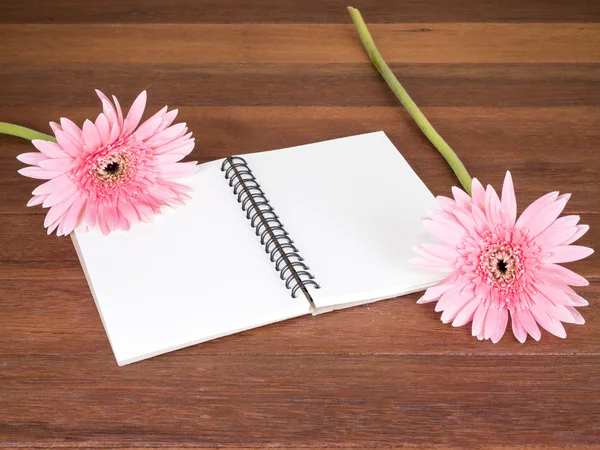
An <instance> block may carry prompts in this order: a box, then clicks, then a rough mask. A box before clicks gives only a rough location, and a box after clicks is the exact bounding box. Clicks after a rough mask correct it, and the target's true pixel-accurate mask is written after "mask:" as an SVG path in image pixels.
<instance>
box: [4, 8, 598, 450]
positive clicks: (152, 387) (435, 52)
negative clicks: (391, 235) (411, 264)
mask: <svg viewBox="0 0 600 450" xmlns="http://www.w3.org/2000/svg"><path fill="white" fill-rule="evenodd" d="M345 6H346V4H345V3H344V2H342V1H341V0H333V1H322V0H304V1H293V0H259V1H255V2H248V1H238V0H206V1H194V0H174V1H163V0H148V1H134V0H121V1H108V0H98V1H94V2H80V1H77V0H62V1H61V0H52V1H51V0H40V1H36V0H18V1H8V2H1V3H0V120H4V121H10V122H16V123H19V124H22V125H25V126H30V127H34V128H37V129H39V130H43V131H46V132H49V127H48V121H50V120H56V119H58V118H59V117H61V116H66V117H69V118H72V119H74V120H76V121H77V122H79V123H82V121H83V120H84V118H86V117H92V116H93V117H95V115H96V114H97V112H98V110H99V104H98V100H97V98H96V97H95V94H94V91H93V89H94V88H100V89H102V90H103V91H105V92H107V93H114V94H117V95H118V96H119V98H120V99H121V100H122V102H123V103H124V104H130V102H131V101H132V100H133V98H134V97H135V95H137V93H138V92H139V91H141V90H142V89H147V90H148V91H149V105H150V109H151V110H155V109H158V108H160V107H162V106H163V105H164V104H168V105H170V106H172V107H177V108H179V110H180V118H181V119H182V120H183V121H186V122H187V123H188V124H189V126H190V128H191V130H192V131H194V134H195V137H196V149H195V150H194V152H193V155H192V156H193V159H198V160H200V161H201V162H205V161H210V160H213V159H216V158H221V157H224V156H227V155H230V154H232V153H246V152H256V151H260V150H269V149H273V148H278V147H287V146H292V145H298V144H304V143H309V142H314V141H320V140H325V139H331V138H336V137H341V136H346V135H351V134H359V133H364V132H369V131H376V130H385V131H386V133H388V135H389V136H390V138H391V139H392V141H393V142H394V143H395V144H396V146H397V147H398V148H399V149H400V150H401V151H402V153H403V155H404V156H405V157H406V159H407V160H408V161H409V163H410V164H411V165H412V166H413V167H414V169H415V171H416V172H417V173H418V174H419V176H420V177H421V178H422V179H423V180H424V181H425V183H426V184H427V186H428V187H429V188H430V189H431V190H432V191H433V193H434V194H442V195H446V194H448V193H449V188H450V186H451V185H453V184H455V183H456V181H455V179H454V178H453V175H452V174H451V172H450V170H449V169H448V167H447V166H446V163H445V162H444V161H443V159H442V158H441V157H440V156H439V155H438V154H437V153H436V152H435V151H434V150H433V148H432V147H431V146H430V145H429V144H428V142H427V141H426V139H425V138H424V137H422V136H421V134H420V133H419V131H418V129H417V127H416V126H415V125H414V124H413V123H412V122H411V120H410V118H409V117H408V115H407V114H406V113H405V111H404V110H403V109H402V108H401V107H400V106H399V104H398V103H397V101H396V99H395V97H394V96H393V95H392V93H391V92H390V91H389V90H388V89H387V87H386V85H385V84H384V82H383V81H382V80H381V79H380V78H379V76H378V74H377V72H376V71H375V69H374V68H373V67H372V66H371V64H370V62H369V61H368V59H367V57H366V54H365V52H364V51H363V49H362V47H361V44H360V42H359V40H358V37H357V35H356V33H355V30H354V28H353V26H352V25H351V22H350V19H349V16H348V14H347V12H346V9H345ZM353 6H356V7H358V8H360V9H361V11H362V13H363V14H364V16H365V19H366V20H367V22H368V23H370V24H372V26H371V30H372V33H373V35H374V38H375V40H376V42H377V43H378V45H379V47H380V49H381V51H382V53H383V55H384V56H385V57H386V58H387V60H388V62H389V63H390V64H391V66H392V69H393V70H394V71H395V72H396V74H397V75H398V77H399V78H400V79H401V80H402V81H403V82H404V84H405V86H406V88H407V89H408V91H409V92H410V93H411V94H412V96H413V97H414V99H415V100H416V101H417V103H418V104H419V105H421V106H422V107H423V110H424V112H425V114H426V115H427V116H428V117H429V118H430V120H431V121H432V122H433V124H434V125H435V126H436V127H437V129H438V131H439V132H440V133H441V134H442V136H444V137H445V138H446V139H447V140H448V142H449V143H450V144H451V145H452V146H453V147H454V148H455V150H456V151H457V152H458V153H459V155H460V156H461V157H462V158H463V161H464V163H465V165H466V166H467V167H468V168H469V170H470V171H471V174H472V175H474V176H477V177H478V178H480V179H481V180H482V181H484V182H486V183H492V184H494V185H495V186H496V187H499V186H500V184H501V181H502V179H503V176H504V172H505V170H506V169H510V170H511V171H512V173H513V177H514V178H515V183H516V189H517V196H518V201H519V209H520V210H522V209H523V207H524V206H525V205H527V204H528V203H529V202H531V201H532V200H534V199H535V198H537V197H539V196H540V195H542V194H543V193H546V192H549V191H553V190H560V191H561V192H571V193H572V194H573V196H572V199H571V201H570V202H569V204H568V205H567V211H566V212H568V213H575V214H580V215H581V216H582V222H583V223H588V224H590V225H591V230H590V232H589V233H588V234H587V235H586V236H585V237H584V238H583V239H582V240H581V243H582V245H588V246H591V247H596V248H598V247H599V240H600V184H599V183H598V171H599V169H600V144H599V142H600V2H598V0H571V1H569V2H559V1H554V0H529V1H525V0H503V1H500V0H498V1H493V0H479V1H477V0H473V1H469V0H456V1H452V2H450V1H444V0H406V1H395V0H374V1H367V0H360V1H359V2H358V3H356V4H354V5H353ZM0 147H1V148H0V339H1V340H0V342H1V344H0V436H1V437H0V446H6V447H15V446H23V447H35V446H56V447H61V446H64V447H79V446H90V447H98V448H101V447H177V446H191V447H206V446H208V447H211V446H221V445H224V446H240V447H256V446H262V445H269V446H277V447H279V446H281V447H300V446H308V447H318V448H322V447H358V448H362V447H366V446H376V445H381V446H382V445H406V446H419V445H423V446H438V445H439V446H446V447H457V448H464V447H471V446H481V447H484V446H489V447H494V448H498V447H503V446H507V447H510V448H515V447H522V448H525V447H531V446H535V445H547V446H557V447H560V446H570V445H575V444H580V445H584V446H589V447H598V448H600V295H599V288H598V283H597V282H598V281H599V280H600V268H599V262H600V258H599V257H598V256H596V255H594V256H592V257H590V258H588V259H587V260H585V261H582V262H578V263H575V264H571V265H569V267H570V268H572V269H573V270H576V271H578V272H579V273H581V274H583V275H584V276H586V277H587V278H589V279H590V281H591V285H590V286H589V287H585V288H581V289H578V292H580V293H581V294H582V295H583V296H584V297H586V298H587V299H588V300H589V301H590V306H588V307H587V308H583V309H582V310H581V312H582V313H583V315H584V317H585V318H586V320H587V324H586V325H584V326H575V325H567V327H566V328H567V333H568V338H567V339H566V340H561V339H558V338H556V337H553V336H551V335H549V334H548V333H546V332H543V335H542V340H541V342H539V343H538V342H532V341H531V339H530V340H528V341H527V343H526V344H524V345H522V344H519V343H518V342H517V341H516V339H514V337H513V336H512V334H511V333H510V331H508V332H507V334H506V335H505V337H504V339H502V340H501V341H500V343H498V344H496V345H494V344H492V343H490V342H478V341H477V340H476V339H474V338H473V337H471V335H470V329H469V328H468V327H463V328H458V329H456V328H452V327H451V326H448V325H443V324H442V323H441V322H440V320H439V314H438V313H435V312H434V310H433V305H431V304H430V305H425V306H420V305H416V304H415V301H416V300H417V298H418V294H415V295H409V296H406V297H403V298H398V299H395V300H391V301H385V302H381V303H377V304H373V305H370V306H364V307H358V308H354V309H351V310H346V311H342V312H337V313H331V314H325V315H322V316H318V317H316V318H310V317H304V318H299V319H296V320H290V321H288V322H285V323H280V324H276V325H271V326H267V327H264V328H260V329H256V330H253V331H248V332H245V333H241V334H238V335H235V336H230V337H226V338H223V339H219V340H216V341H213V342H209V343H206V344H202V345H198V346H195V347H191V348H187V349H184V350H181V351H177V352H174V353H171V354H167V355H163V356H160V357H157V358H154V359H150V360H147V361H144V362H141V363H136V364H133V365H131V366H126V367H122V368H119V367H117V365H116V363H115V361H114V359H113V356H112V353H111V350H110V347H109V344H108V340H107V338H106V335H105V333H104V330H103V328H102V325H101V322H100V318H99V316H98V313H97V311H96V308H95V306H94V302H93V300H92V297H91V295H90V291H89V289H88V286H87V284H86V282H85V279H84V276H83V273H82V270H81V268H80V266H79V263H78V261H77V257H76V255H75V251H74V249H73V246H72V244H71V241H70V239H68V238H57V237H55V236H51V237H47V236H46V233H45V232H44V229H43V227H42V223H43V214H44V211H43V210H42V209H41V208H39V207H35V208H26V207H25V204H26V202H27V201H28V199H29V198H30V192H31V190H32V189H33V188H34V187H35V186H36V185H37V184H38V183H37V181H36V180H30V179H25V178H23V177H21V176H19V175H18V174H17V170H18V169H19V168H20V167H22V165H21V164H20V163H18V162H17V160H16V159H15V157H16V156H17V155H18V154H19V153H22V152H26V151H30V148H31V146H30V144H28V143H27V142H26V141H22V140H19V139H17V138H11V137H7V136H2V137H0ZM398 201H402V199H399V200H398ZM399 232H401V230H399Z"/></svg>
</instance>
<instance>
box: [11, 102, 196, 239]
mask: <svg viewBox="0 0 600 450" xmlns="http://www.w3.org/2000/svg"><path fill="white" fill-rule="evenodd" d="M96 93H97V94H98V97H100V100H101V101H102V106H103V112H102V113H101V114H100V115H99V116H98V118H97V119H96V121H95V122H91V121H89V120H86V121H85V123H84V124H83V127H82V128H81V129H80V128H79V127H78V126H77V125H75V123H73V122H72V121H71V120H69V119H65V118H62V119H60V125H59V124H57V123H54V122H50V126H51V128H52V130H53V131H54V134H55V136H56V141H57V142H56V143H54V142H50V141H44V140H33V141H32V143H33V145H34V146H35V147H36V148H37V149H38V150H39V152H33V153H24V154H22V155H19V156H18V157H17V158H18V159H19V160H20V161H22V162H24V163H26V164H30V165H31V167H27V168H24V169H21V170H19V173H21V174H22V175H25V176H27V177H31V178H39V179H42V180H49V181H47V182H45V183H44V184H42V185H40V186H38V187H37V188H36V189H35V190H34V191H33V198H32V199H31V200H30V201H29V203H27V206H33V205H39V204H42V206H43V207H45V208H50V209H49V210H48V214H47V215H46V219H45V221H44V226H45V227H47V228H48V234H50V233H52V232H53V231H54V230H55V229H56V230H57V234H58V235H59V236H60V235H67V234H69V233H71V232H72V231H73V230H74V229H75V227H77V226H78V225H80V224H81V225H82V226H84V227H86V229H89V228H92V227H94V226H96V225H97V226H99V227H100V229H101V231H102V232H103V233H104V234H108V233H109V232H110V231H113V230H117V229H122V230H127V229H129V227H130V226H131V225H132V224H135V223H137V222H139V221H142V222H146V221H149V220H150V219H151V218H152V216H153V215H154V214H156V213H159V212H160V208H161V207H162V206H167V205H174V204H182V203H183V201H184V200H185V199H187V198H189V196H188V192H189V190H190V188H189V187H187V186H185V185H183V184H180V183H177V182H175V181H173V179H175V178H178V177H183V176H188V175H191V174H193V173H195V171H196V170H197V165H196V162H195V161H193V162H187V163H179V162H178V161H180V160H181V159H182V158H184V157H185V156H187V155H188V154H189V153H190V152H191V151H192V149H193V148H194V139H193V138H192V137H191V136H192V133H187V128H186V125H185V123H179V124H176V125H172V123H173V121H174V120H175V117H176V116H177V110H173V111H169V112H167V107H166V106H165V107H164V108H163V109H161V110H160V111H159V112H157V113H156V114H155V115H154V116H152V117H150V118H149V119H148V120H146V121H145V122H144V123H143V124H142V125H140V126H139V127H138V124H139V123H140V119H141V118H142V114H143V113H144V108H145V106H146V91H144V92H142V93H141V94H140V95H139V96H138V97H137V98H136V99H135V101H134V102H133V105H132V106H131V108H130V110H129V112H128V114H127V117H125V119H123V113H122V111H121V107H120V105H119V102H118V100H117V99H116V97H114V96H113V100H114V105H113V104H112V103H111V102H110V100H109V99H108V98H107V97H106V96H105V95H104V94H103V93H102V92H100V91H96Z"/></svg>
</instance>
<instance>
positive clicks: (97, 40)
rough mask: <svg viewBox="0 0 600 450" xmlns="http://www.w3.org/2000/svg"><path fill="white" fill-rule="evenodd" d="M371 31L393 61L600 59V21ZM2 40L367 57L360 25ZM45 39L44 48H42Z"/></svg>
mask: <svg viewBox="0 0 600 450" xmlns="http://www.w3.org/2000/svg"><path fill="white" fill-rule="evenodd" d="M370 28H371V31H372V34H373V38H374V39H376V41H377V42H378V45H379V46H380V47H381V48H382V49H386V50H385V53H384V55H385V57H386V60H387V61H388V62H390V63H392V62H406V63H456V62H461V63H519V62H521V63H522V62H527V63H530V62H531V63H552V62H569V63H598V62H600V46H599V45H598V44H599V43H600V23H530V24H527V26H523V25H521V24H510V23H416V24H413V23H411V24H374V25H373V26H372V27H370ZM49 33H52V39H48V38H47V37H48V34H49ZM415 35H416V37H415ZM0 41H1V42H2V44H3V45H2V52H0V64H3V65H4V64H7V63H9V62H10V63H12V64H40V63H45V62H46V63H49V62H53V63H67V62H74V61H76V62H87V63H91V62H100V63H108V62H111V63H114V62H137V63H150V62H155V61H162V62H168V63H185V64H197V63H250V62H254V63H256V62H258V63H277V62H278V63H330V64H333V63H355V62H362V61H364V60H365V54H364V50H363V48H362V47H361V45H360V41H359V39H358V36H357V34H356V31H355V29H354V26H353V25H344V24H339V25H338V24H335V25H332V24H319V25H312V24H285V25H284V24H231V25H221V24H218V25H215V24H183V25H175V24H159V25H138V24H135V25H134V24H132V25H110V26H107V25H96V24H93V25H79V24H73V25H28V24H23V25H12V24H8V25H3V26H2V27H1V28H0ZM40 42H43V43H44V45H36V43H40Z"/></svg>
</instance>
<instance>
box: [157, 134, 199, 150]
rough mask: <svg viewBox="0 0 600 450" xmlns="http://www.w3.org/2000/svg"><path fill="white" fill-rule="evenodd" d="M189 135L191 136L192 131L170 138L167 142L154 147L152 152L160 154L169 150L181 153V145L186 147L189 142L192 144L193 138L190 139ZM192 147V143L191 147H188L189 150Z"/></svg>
mask: <svg viewBox="0 0 600 450" xmlns="http://www.w3.org/2000/svg"><path fill="white" fill-rule="evenodd" d="M191 136H192V133H186V134H184V135H183V136H181V137H179V138H177V139H174V140H172V141H171V142H169V143H168V144H164V145H160V146H158V147H155V148H154V153H156V154H157V155H160V154H163V153H169V152H176V153H183V151H184V150H183V149H182V147H186V146H188V145H189V144H194V141H195V139H193V138H191V139H190V137H191ZM192 149H193V145H192V148H190V149H189V151H190V152H191V151H192Z"/></svg>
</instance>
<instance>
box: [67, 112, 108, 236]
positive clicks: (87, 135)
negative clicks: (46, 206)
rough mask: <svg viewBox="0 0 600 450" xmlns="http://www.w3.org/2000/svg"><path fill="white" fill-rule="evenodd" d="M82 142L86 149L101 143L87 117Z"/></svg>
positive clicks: (93, 148) (98, 145)
mask: <svg viewBox="0 0 600 450" xmlns="http://www.w3.org/2000/svg"><path fill="white" fill-rule="evenodd" d="M83 142H84V144H85V146H86V147H87V148H86V150H88V151H90V150H95V149H97V148H99V147H100V145H102V139H101V138H100V133H99V132H98V130H97V129H96V126H95V125H94V124H93V123H92V122H91V121H90V120H88V119H86V121H85V122H84V123H83ZM66 234H68V233H66Z"/></svg>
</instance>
